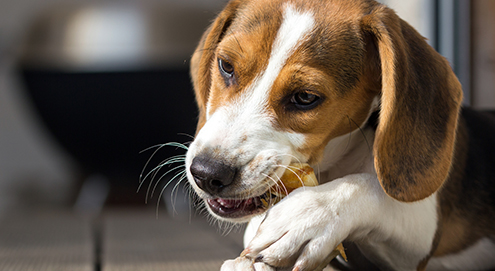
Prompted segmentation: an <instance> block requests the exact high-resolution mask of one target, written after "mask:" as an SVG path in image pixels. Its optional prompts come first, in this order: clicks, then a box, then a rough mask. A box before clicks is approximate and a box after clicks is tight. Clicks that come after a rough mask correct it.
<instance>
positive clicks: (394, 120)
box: [361, 6, 462, 202]
mask: <svg viewBox="0 0 495 271" xmlns="http://www.w3.org/2000/svg"><path fill="white" fill-rule="evenodd" d="M361 24H362V25H361V27H362V29H363V31H364V32H365V33H366V35H371V36H372V37H373V38H372V39H373V40H374V42H375V43H376V44H375V46H376V48H377V51H378V52H376V53H378V54H379V59H380V60H379V62H380V65H381V71H382V90H381V109H380V117H379V124H378V127H377V130H376V137H375V143H374V150H373V151H374V155H375V168H376V171H377V174H378V179H379V180H380V183H381V186H382V188H383V189H384V190H385V192H386V193H387V194H388V195H389V196H391V197H393V198H395V199H397V200H400V201H404V202H411V201H416V200H421V199H424V198H426V197H428V196H430V195H431V194H432V193H434V192H435V191H437V190H438V189H439V188H440V187H441V186H442V184H443V182H444V181H445V180H446V178H447V177H448V175H449V171H450V167H451V163H452V156H453V149H454V142H455V137H456V129H457V119H458V112H459V108H460V104H461V101H462V89H461V85H460V83H459V81H458V80H457V78H456V76H455V75H454V73H453V72H452V69H451V68H450V66H449V64H448V62H447V61H446V60H445V59H444V58H443V57H442V56H440V55H439V54H438V53H437V52H436V51H435V50H434V49H433V48H431V47H430V46H429V45H428V44H427V43H426V42H425V40H424V38H423V37H422V36H421V35H419V34H418V33H417V32H416V31H415V30H414V29H413V28H412V27H411V26H410V25H409V24H407V23H406V22H405V21H403V20H401V19H400V18H399V17H398V16H397V15H396V14H395V13H394V12H393V11H392V10H390V9H388V8H386V7H384V6H376V7H375V8H374V10H373V11H372V12H371V13H370V14H368V15H366V16H365V17H363V20H362V22H361Z"/></svg>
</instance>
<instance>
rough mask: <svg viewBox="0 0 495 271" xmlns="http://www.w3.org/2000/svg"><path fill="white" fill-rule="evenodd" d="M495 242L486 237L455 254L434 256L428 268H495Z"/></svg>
mask: <svg viewBox="0 0 495 271" xmlns="http://www.w3.org/2000/svg"><path fill="white" fill-rule="evenodd" d="M494 255H495V244H494V243H493V241H492V240H490V239H488V238H484V239H481V240H479V241H478V242H477V243H475V244H474V245H473V246H471V247H470V248H468V249H466V250H464V251H461V252H459V253H457V254H455V255H448V256H444V257H438V258H433V259H431V260H430V261H429V262H428V266H427V268H426V270H438V271H443V270H459V271H461V270H472V271H476V270H488V269H493V268H495V257H494Z"/></svg>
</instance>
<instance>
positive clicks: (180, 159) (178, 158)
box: [137, 154, 186, 192]
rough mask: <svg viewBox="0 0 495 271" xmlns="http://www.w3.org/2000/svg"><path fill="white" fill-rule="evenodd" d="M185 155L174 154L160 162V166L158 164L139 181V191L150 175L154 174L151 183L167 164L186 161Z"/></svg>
mask: <svg viewBox="0 0 495 271" xmlns="http://www.w3.org/2000/svg"><path fill="white" fill-rule="evenodd" d="M185 157H186V156H185V155H183V154H181V155H176V156H172V157H170V158H167V159H165V160H164V161H162V162H161V163H160V164H158V166H156V167H155V168H153V169H152V170H150V172H148V174H146V176H144V178H142V180H141V181H140V183H139V186H138V189H137V191H138V192H139V190H140V189H141V186H142V185H143V183H144V182H145V181H146V179H148V178H149V177H150V175H152V177H151V183H153V179H154V178H155V177H156V175H157V174H158V172H159V171H160V170H161V169H162V168H163V167H164V166H167V165H170V164H173V163H183V162H184V161H185V159H186V158H185ZM151 183H150V185H151Z"/></svg>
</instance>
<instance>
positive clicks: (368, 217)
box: [222, 174, 383, 270]
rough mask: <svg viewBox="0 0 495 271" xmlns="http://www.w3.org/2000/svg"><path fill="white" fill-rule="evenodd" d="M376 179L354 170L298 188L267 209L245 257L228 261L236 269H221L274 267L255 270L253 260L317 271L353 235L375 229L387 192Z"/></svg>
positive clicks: (244, 253) (295, 268)
mask: <svg viewBox="0 0 495 271" xmlns="http://www.w3.org/2000/svg"><path fill="white" fill-rule="evenodd" d="M377 183H378V181H377V179H376V176H373V175H370V174H356V175H349V176H346V177H345V178H342V179H337V180H334V181H332V182H330V183H326V184H323V185H320V186H318V187H302V188H299V189H297V190H295V191H294V192H292V193H291V194H290V195H289V196H288V197H286V198H285V199H284V200H282V201H281V202H280V203H278V204H277V205H275V206H273V207H272V208H271V209H270V210H269V211H268V213H267V215H266V218H265V220H264V221H263V223H262V224H261V226H260V227H259V229H258V231H257V234H256V235H255V237H254V238H253V240H252V241H251V242H250V243H249V245H248V246H247V248H246V249H245V250H244V251H243V253H242V256H243V257H240V258H238V259H236V261H237V263H236V262H235V261H230V262H226V264H224V266H227V265H230V266H233V267H235V268H232V269H228V268H225V269H222V270H270V269H255V266H253V263H254V262H259V263H264V264H265V266H263V268H271V266H273V267H277V268H281V267H293V268H294V269H292V268H290V269H289V270H291V269H292V270H314V269H315V268H316V267H318V266H319V265H320V264H322V263H323V262H324V261H325V259H326V258H327V256H328V255H329V254H330V253H331V252H332V250H333V249H334V248H335V247H336V246H337V245H338V244H339V243H340V242H342V241H343V240H344V239H346V238H347V237H349V235H350V234H352V235H353V236H357V235H366V231H367V230H370V229H372V228H373V226H372V224H373V221H374V217H375V216H376V215H375V214H376V213H377V210H378V209H379V205H380V202H381V199H380V197H382V194H383V193H380V191H378V193H377V191H375V190H379V189H380V188H379V185H378V188H376V186H377V185H376V184H377ZM250 263H251V264H250ZM248 266H249V267H248ZM249 268H250V269H249ZM273 270H275V269H273ZM277 270H278V269H277Z"/></svg>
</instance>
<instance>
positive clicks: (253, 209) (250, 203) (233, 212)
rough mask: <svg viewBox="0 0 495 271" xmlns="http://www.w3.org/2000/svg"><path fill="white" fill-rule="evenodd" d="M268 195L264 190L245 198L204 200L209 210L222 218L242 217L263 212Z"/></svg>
mask: <svg viewBox="0 0 495 271" xmlns="http://www.w3.org/2000/svg"><path fill="white" fill-rule="evenodd" d="M269 197H270V195H269V193H268V192H265V193H264V194H263V195H261V196H257V197H252V198H247V199H223V198H216V199H208V200H206V202H207V204H208V207H209V208H210V210H211V211H212V212H213V213H215V214H216V215H218V216H220V217H223V218H232V219H235V218H243V217H248V216H252V215H257V214H261V213H263V212H265V211H266V210H267V209H268V207H269V206H270V204H267V202H268V200H267V198H269Z"/></svg>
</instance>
